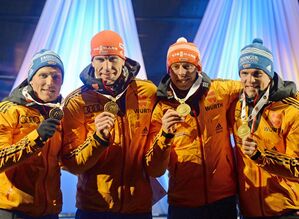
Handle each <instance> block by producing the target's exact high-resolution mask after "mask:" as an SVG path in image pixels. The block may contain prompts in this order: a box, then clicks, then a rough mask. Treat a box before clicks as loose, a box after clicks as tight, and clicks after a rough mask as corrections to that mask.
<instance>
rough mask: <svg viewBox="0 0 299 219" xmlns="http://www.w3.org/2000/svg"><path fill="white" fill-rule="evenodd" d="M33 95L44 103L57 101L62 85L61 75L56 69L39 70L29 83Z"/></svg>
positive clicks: (44, 68)
mask: <svg viewBox="0 0 299 219" xmlns="http://www.w3.org/2000/svg"><path fill="white" fill-rule="evenodd" d="M30 85H31V86H32V88H33V91H34V93H35V95H36V96H37V97H38V98H39V99H41V100H42V101H44V102H51V101H54V100H56V99H57V97H58V96H59V94H60V89H61V85H62V73H61V70H60V69H59V68H56V67H48V66H46V67H42V68H40V69H39V70H38V71H37V72H36V73H35V75H34V76H33V77H32V80H31V81H30Z"/></svg>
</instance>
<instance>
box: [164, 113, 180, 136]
mask: <svg viewBox="0 0 299 219" xmlns="http://www.w3.org/2000/svg"><path fill="white" fill-rule="evenodd" d="M183 121H184V119H183V118H182V117H181V116H180V115H179V114H178V112H177V111H175V110H173V109H168V110H167V111H166V113H165V114H164V116H163V117H162V129H163V130H164V131H165V132H167V133H174V132H175V125H176V124H177V123H179V122H183Z"/></svg>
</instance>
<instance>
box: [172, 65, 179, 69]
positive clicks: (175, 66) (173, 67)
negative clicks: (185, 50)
mask: <svg viewBox="0 0 299 219" xmlns="http://www.w3.org/2000/svg"><path fill="white" fill-rule="evenodd" d="M171 68H172V69H173V70H178V69H179V68H180V65H177V64H174V65H172V66H171Z"/></svg>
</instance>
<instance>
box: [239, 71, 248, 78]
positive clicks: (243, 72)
mask: <svg viewBox="0 0 299 219" xmlns="http://www.w3.org/2000/svg"><path fill="white" fill-rule="evenodd" d="M240 75H241V76H243V77H246V76H247V75H248V72H247V71H241V72H240Z"/></svg>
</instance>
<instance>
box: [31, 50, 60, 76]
mask: <svg viewBox="0 0 299 219" xmlns="http://www.w3.org/2000/svg"><path fill="white" fill-rule="evenodd" d="M45 66H50V67H58V68H60V70H61V73H62V78H63V75H64V68H63V63H62V61H61V59H60V57H59V55H58V54H56V53H55V52H53V51H50V50H46V49H42V50H41V51H39V52H38V53H36V54H35V55H34V56H33V58H32V60H31V65H30V67H29V71H28V78H27V80H28V82H29V81H31V80H32V77H33V76H34V75H35V73H36V72H37V71H38V69H40V68H42V67H45Z"/></svg>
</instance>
